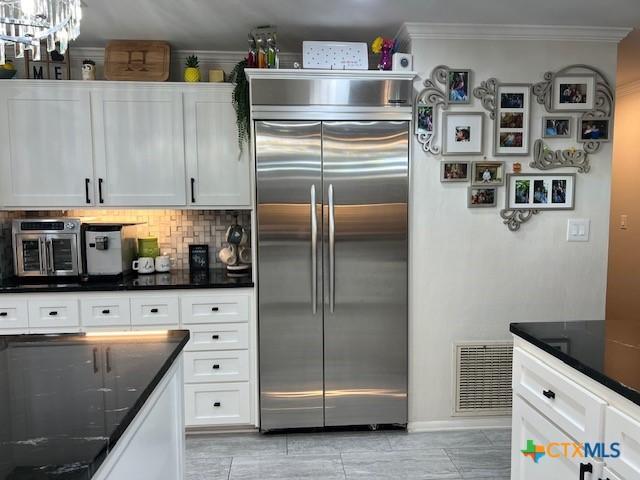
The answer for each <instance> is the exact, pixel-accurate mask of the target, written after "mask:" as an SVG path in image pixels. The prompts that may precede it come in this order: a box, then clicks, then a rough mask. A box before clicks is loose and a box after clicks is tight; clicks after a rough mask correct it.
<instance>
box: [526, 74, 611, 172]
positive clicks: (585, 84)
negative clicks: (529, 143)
mask: <svg viewBox="0 0 640 480" xmlns="http://www.w3.org/2000/svg"><path fill="white" fill-rule="evenodd" d="M571 88H573V89H577V91H576V93H575V96H572V95H566V94H565V93H566V91H569V90H570V89H571ZM563 90H564V91H563ZM533 95H534V96H535V97H536V100H537V102H538V103H539V104H541V105H544V108H545V110H546V111H547V112H549V113H575V112H583V114H582V117H581V119H580V120H579V121H578V122H577V123H578V125H577V134H576V137H577V141H578V142H579V143H582V150H577V149H575V148H572V149H566V150H556V151H551V150H550V149H549V148H546V147H545V145H544V143H543V141H542V140H537V141H536V146H535V147H534V152H535V153H534V158H533V161H532V162H531V163H530V164H529V166H531V167H533V168H538V169H540V170H550V169H553V168H564V167H575V168H577V170H578V172H580V173H588V172H589V171H590V170H591V165H590V162H589V157H588V156H589V155H590V154H594V153H597V152H598V151H599V150H600V149H601V148H602V143H604V142H609V141H611V123H612V122H613V108H614V100H613V98H614V97H613V91H612V89H611V86H610V84H609V82H608V81H607V79H606V77H605V76H604V74H603V73H602V72H601V71H600V70H598V69H596V68H594V67H591V66H588V65H570V66H568V67H565V68H563V69H561V70H558V71H557V72H546V73H545V74H544V81H542V82H539V83H536V84H535V85H534V86H533ZM585 122H587V123H589V122H591V123H597V124H600V126H601V127H602V126H604V129H605V130H606V131H605V132H602V128H601V129H600V133H599V136H597V137H591V136H589V135H585V132H583V128H582V125H583V123H585Z"/></svg>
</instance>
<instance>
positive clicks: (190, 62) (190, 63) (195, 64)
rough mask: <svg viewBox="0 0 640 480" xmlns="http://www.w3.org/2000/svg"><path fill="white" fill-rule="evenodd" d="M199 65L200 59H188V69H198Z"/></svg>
mask: <svg viewBox="0 0 640 480" xmlns="http://www.w3.org/2000/svg"><path fill="white" fill-rule="evenodd" d="M199 65H200V62H199V61H198V57H196V56H195V55H189V56H188V57H187V68H198V66H199Z"/></svg>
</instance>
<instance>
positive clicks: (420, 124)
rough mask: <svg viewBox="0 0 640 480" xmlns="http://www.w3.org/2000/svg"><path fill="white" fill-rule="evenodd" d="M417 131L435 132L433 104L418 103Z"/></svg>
mask: <svg viewBox="0 0 640 480" xmlns="http://www.w3.org/2000/svg"><path fill="white" fill-rule="evenodd" d="M415 122H416V133H418V134H426V133H431V132H433V106H432V105H425V104H421V103H418V104H417V106H416V117H415Z"/></svg>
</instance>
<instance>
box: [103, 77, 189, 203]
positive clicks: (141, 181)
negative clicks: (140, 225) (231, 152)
mask: <svg viewBox="0 0 640 480" xmlns="http://www.w3.org/2000/svg"><path fill="white" fill-rule="evenodd" d="M92 107H93V131H94V142H95V162H96V183H97V185H96V199H97V202H98V203H99V204H100V205H107V206H122V207H127V206H133V207H135V206H139V207H153V206H184V205H186V196H185V182H184V179H185V164H184V136H183V116H182V94H181V92H180V91H173V90H167V89H154V88H153V87H149V86H148V85H144V86H131V85H127V86H126V87H125V88H122V87H119V88H110V87H106V88H104V89H102V90H99V91H96V92H93V93H92Z"/></svg>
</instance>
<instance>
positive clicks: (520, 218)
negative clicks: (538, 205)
mask: <svg viewBox="0 0 640 480" xmlns="http://www.w3.org/2000/svg"><path fill="white" fill-rule="evenodd" d="M538 213H540V210H534V209H529V210H510V209H506V208H504V209H502V210H500V216H501V217H502V219H503V222H502V223H504V224H505V225H506V226H507V228H508V229H509V230H510V231H512V232H517V231H518V230H520V227H521V226H522V224H523V223H526V222H528V221H529V220H531V218H532V217H533V216H534V215H537V214H538Z"/></svg>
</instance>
